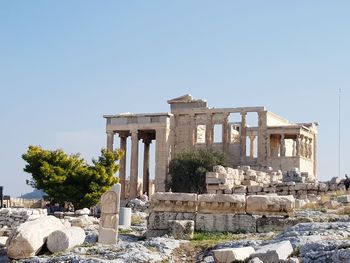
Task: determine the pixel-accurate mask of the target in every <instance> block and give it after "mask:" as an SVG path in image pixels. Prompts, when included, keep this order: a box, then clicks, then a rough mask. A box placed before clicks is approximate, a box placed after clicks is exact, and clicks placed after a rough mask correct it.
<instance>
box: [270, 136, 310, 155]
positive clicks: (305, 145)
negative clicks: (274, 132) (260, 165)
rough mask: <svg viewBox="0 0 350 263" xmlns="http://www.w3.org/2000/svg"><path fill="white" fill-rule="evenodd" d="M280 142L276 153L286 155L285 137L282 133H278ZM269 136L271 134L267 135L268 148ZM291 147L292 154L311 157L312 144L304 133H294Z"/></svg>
mask: <svg viewBox="0 0 350 263" xmlns="http://www.w3.org/2000/svg"><path fill="white" fill-rule="evenodd" d="M279 137H280V144H279V149H278V153H279V156H281V157H283V156H286V142H285V140H286V138H285V135H284V134H280V135H279ZM270 138H271V136H269V137H268V145H269V149H270V147H271V144H270V141H271V140H270ZM292 147H293V149H292V156H299V157H300V156H302V157H305V158H309V159H311V158H312V153H313V145H312V139H311V138H309V137H307V136H304V135H300V134H298V135H296V138H295V139H293V146H292ZM269 156H271V150H270V151H269Z"/></svg>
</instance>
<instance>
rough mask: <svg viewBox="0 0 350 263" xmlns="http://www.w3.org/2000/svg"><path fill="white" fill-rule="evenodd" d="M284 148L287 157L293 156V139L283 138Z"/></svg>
mask: <svg viewBox="0 0 350 263" xmlns="http://www.w3.org/2000/svg"><path fill="white" fill-rule="evenodd" d="M284 144H285V148H286V155H285V156H288V157H292V156H294V155H293V154H295V149H294V148H295V142H294V140H293V139H285V140H284Z"/></svg>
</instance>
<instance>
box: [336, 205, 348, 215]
mask: <svg viewBox="0 0 350 263" xmlns="http://www.w3.org/2000/svg"><path fill="white" fill-rule="evenodd" d="M337 214H338V215H350V206H344V207H342V208H341V209H338V210H337Z"/></svg>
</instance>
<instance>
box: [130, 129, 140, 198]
mask: <svg viewBox="0 0 350 263" xmlns="http://www.w3.org/2000/svg"><path fill="white" fill-rule="evenodd" d="M138 159H139V138H138V131H137V130H132V131H131V160H130V182H129V189H130V195H129V198H135V197H137V186H138Z"/></svg>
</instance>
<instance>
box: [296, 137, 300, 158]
mask: <svg viewBox="0 0 350 263" xmlns="http://www.w3.org/2000/svg"><path fill="white" fill-rule="evenodd" d="M295 155H296V156H298V157H300V155H301V147H300V135H299V134H298V135H297V138H296V140H295Z"/></svg>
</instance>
